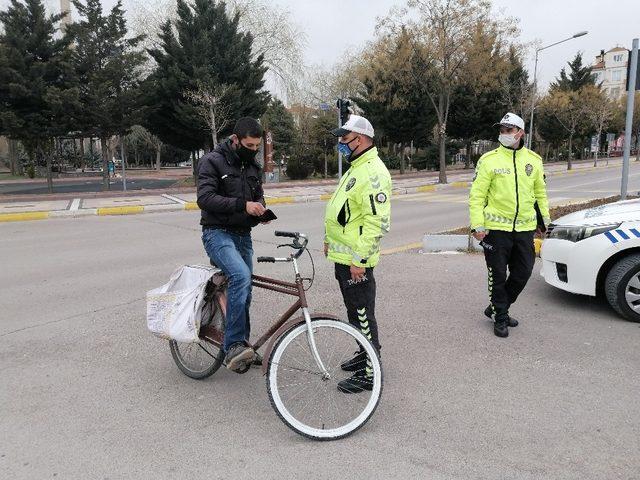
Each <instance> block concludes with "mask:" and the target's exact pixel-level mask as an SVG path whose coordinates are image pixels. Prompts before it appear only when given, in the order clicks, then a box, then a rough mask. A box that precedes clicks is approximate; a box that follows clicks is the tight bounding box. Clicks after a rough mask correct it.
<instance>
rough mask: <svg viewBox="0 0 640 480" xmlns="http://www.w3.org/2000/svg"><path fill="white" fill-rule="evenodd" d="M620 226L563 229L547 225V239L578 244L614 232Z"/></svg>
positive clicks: (559, 226) (560, 226) (587, 226)
mask: <svg viewBox="0 0 640 480" xmlns="http://www.w3.org/2000/svg"><path fill="white" fill-rule="evenodd" d="M620 225H621V224H620V223H616V224H613V225H584V226H580V227H563V226H562V225H553V224H551V225H549V229H548V231H547V238H557V239H558V240H569V241H570V242H579V241H580V240H584V239H585V238H589V237H593V236H595V235H600V234H601V233H605V232H608V231H610V230H615V229H616V228H618V227H619V226H620Z"/></svg>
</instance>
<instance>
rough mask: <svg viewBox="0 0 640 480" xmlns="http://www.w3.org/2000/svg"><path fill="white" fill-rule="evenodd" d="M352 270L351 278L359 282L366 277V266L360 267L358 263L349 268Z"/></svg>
mask: <svg viewBox="0 0 640 480" xmlns="http://www.w3.org/2000/svg"><path fill="white" fill-rule="evenodd" d="M349 270H350V271H351V280H353V281H354V282H359V281H360V280H362V277H364V273H365V272H366V270H365V268H364V267H358V266H356V265H351V268H350V269H349Z"/></svg>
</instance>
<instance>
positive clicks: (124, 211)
mask: <svg viewBox="0 0 640 480" xmlns="http://www.w3.org/2000/svg"><path fill="white" fill-rule="evenodd" d="M142 212H144V207H143V206H142V205H131V206H127V207H102V208H98V215H132V214H135V213H142Z"/></svg>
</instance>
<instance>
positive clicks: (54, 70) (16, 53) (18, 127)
mask: <svg viewBox="0 0 640 480" xmlns="http://www.w3.org/2000/svg"><path fill="white" fill-rule="evenodd" d="M61 18H62V15H47V14H46V12H45V7H44V4H43V2H42V1H41V0H25V2H24V3H20V2H18V1H17V0H12V1H11V4H10V6H9V7H8V8H7V10H5V11H3V12H0V25H1V26H2V30H3V33H2V34H1V35H0V132H2V133H4V134H6V135H8V136H9V137H10V138H11V139H14V140H20V142H21V143H22V145H23V146H24V148H25V149H26V151H27V153H28V155H29V158H30V160H31V162H32V165H33V164H34V163H37V164H42V163H45V164H46V168H47V186H48V189H49V192H52V191H53V180H52V175H51V170H52V168H51V167H52V158H51V156H52V151H53V139H54V137H56V136H58V135H62V134H65V133H66V131H67V128H68V125H69V121H70V120H71V119H72V118H73V115H72V111H68V112H65V111H64V109H63V108H62V106H63V105H67V106H68V105H71V104H73V102H74V99H75V97H76V95H77V90H75V89H74V88H73V75H72V72H71V69H70V67H69V49H68V46H69V42H70V41H69V37H67V36H62V35H58V31H59V29H60V19H61Z"/></svg>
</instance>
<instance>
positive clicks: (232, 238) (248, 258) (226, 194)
mask: <svg viewBox="0 0 640 480" xmlns="http://www.w3.org/2000/svg"><path fill="white" fill-rule="evenodd" d="M262 134H263V131H262V127H261V126H260V124H259V123H258V121H257V120H255V119H253V118H248V117H245V118H241V119H240V120H238V122H237V123H236V125H235V127H234V129H233V135H231V137H230V138H229V139H227V140H226V141H224V142H222V143H220V144H219V145H218V146H217V147H216V148H215V149H214V150H213V151H211V152H209V153H207V154H206V155H204V156H203V157H202V158H201V159H200V161H199V162H198V206H199V207H200V209H201V210H202V215H201V220H200V224H201V225H202V243H203V244H204V248H205V250H206V252H207V255H208V256H209V258H210V259H211V261H212V262H213V263H214V264H215V265H216V266H218V267H219V268H220V269H221V270H222V271H223V272H224V274H225V275H226V277H227V279H228V282H229V286H228V291H227V316H226V327H225V334H224V345H223V349H224V351H225V353H226V363H227V368H229V369H230V370H233V371H243V370H244V369H245V368H246V366H247V365H248V364H249V363H251V362H252V361H253V358H254V351H253V349H252V348H250V347H249V346H248V340H249V332H250V328H251V325H250V319H249V306H250V304H251V273H252V271H253V264H252V256H253V246H252V242H251V229H252V228H253V227H255V226H256V225H258V223H260V219H259V217H260V216H261V215H263V214H264V213H265V211H266V208H265V201H264V194H263V191H262V183H261V178H262V172H261V167H260V166H259V165H258V164H257V163H256V161H255V157H256V153H257V152H258V149H259V147H260V144H261V142H262Z"/></svg>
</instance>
